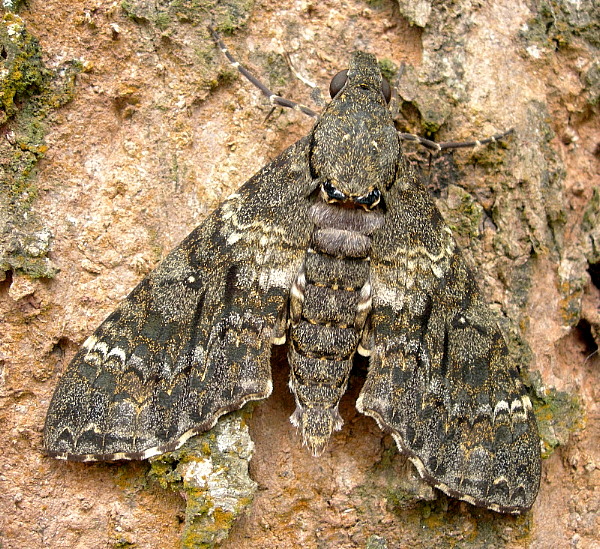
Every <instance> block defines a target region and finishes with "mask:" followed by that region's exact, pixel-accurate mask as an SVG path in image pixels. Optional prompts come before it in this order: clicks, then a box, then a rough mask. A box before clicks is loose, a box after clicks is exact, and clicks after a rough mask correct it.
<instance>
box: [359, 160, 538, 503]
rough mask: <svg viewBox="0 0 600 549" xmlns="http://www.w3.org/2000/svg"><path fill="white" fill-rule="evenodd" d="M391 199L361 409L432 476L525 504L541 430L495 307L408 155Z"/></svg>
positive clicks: (452, 487) (376, 266)
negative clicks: (488, 302) (487, 300)
mask: <svg viewBox="0 0 600 549" xmlns="http://www.w3.org/2000/svg"><path fill="white" fill-rule="evenodd" d="M384 200H385V205H386V217H385V224H384V226H383V227H382V229H381V230H380V231H378V232H377V233H375V234H374V235H373V246H372V253H371V269H372V271H371V275H372V284H373V312H372V318H371V321H372V332H371V337H370V338H371V341H370V346H371V358H370V369H369V374H368V377H367V380H366V382H365V385H364V387H363V390H362V393H361V395H360V397H359V401H358V403H357V405H358V408H359V410H360V411H362V412H364V413H365V414H367V415H370V416H372V417H374V418H375V419H376V420H377V421H378V423H379V424H380V426H381V427H382V428H383V429H385V430H388V431H390V432H391V433H392V435H393V436H394V438H395V440H396V442H397V444H398V446H399V448H400V450H401V451H402V452H403V453H405V454H407V455H408V456H409V458H410V459H411V461H412V462H413V463H414V465H415V466H416V468H417V469H418V471H419V473H420V474H421V476H422V477H423V478H424V479H425V480H426V481H428V482H429V483H431V484H433V485H434V486H436V487H437V488H439V489H441V490H443V491H444V492H446V493H447V494H449V495H450V496H453V497H457V498H460V499H464V500H466V501H468V502H470V503H472V504H475V505H478V506H482V507H487V508H490V509H493V510H496V511H501V512H512V513H518V512H522V511H523V510H525V509H528V508H529V507H531V505H532V504H533V502H534V500H535V497H536V494H537V490H538V485H539V478H540V455H539V454H540V447H539V436H538V432H537V426H536V422H535V419H534V414H533V411H532V407H531V402H530V400H529V398H528V397H527V395H526V394H525V391H524V388H523V386H522V384H521V381H520V379H519V374H518V371H517V368H516V367H515V366H514V365H513V364H511V363H510V361H509V357H508V350H507V347H506V343H505V341H504V339H503V336H502V334H501V332H500V330H499V328H498V326H497V323H496V321H495V319H494V315H493V313H492V312H491V311H490V309H489V308H488V306H487V305H486V304H485V302H484V301H483V300H482V297H481V294H480V291H479V289H478V287H477V284H476V281H475V279H474V277H473V275H472V273H471V272H470V271H469V269H468V268H467V266H466V265H465V262H464V260H463V258H462V257H461V254H460V251H459V250H458V249H457V247H456V244H455V242H454V239H453V237H452V235H451V232H450V229H448V227H447V226H446V225H445V223H444V221H443V220H442V217H441V215H440V213H439V211H438V210H437V209H436V207H435V205H434V204H433V202H432V200H431V198H430V197H429V195H428V194H427V192H426V190H425V189H424V188H423V186H422V185H421V183H420V182H418V180H417V179H416V178H415V176H414V174H413V173H412V170H410V169H409V168H408V167H406V165H404V167H402V168H401V169H400V174H399V176H398V178H397V180H396V183H395V184H394V185H393V186H392V188H391V189H390V190H389V191H388V192H387V193H385V194H384Z"/></svg>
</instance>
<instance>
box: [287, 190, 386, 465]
mask: <svg viewBox="0 0 600 549" xmlns="http://www.w3.org/2000/svg"><path fill="white" fill-rule="evenodd" d="M309 216H310V218H311V221H312V222H313V223H314V225H315V230H314V232H313V236H312V240H311V247H310V248H309V249H308V250H307V253H306V257H305V261H304V264H303V265H302V268H301V269H300V272H299V273H298V277H297V279H296V281H295V283H294V286H293V288H292V291H291V296H290V321H291V326H290V333H289V336H290V337H289V360H290V365H291V375H290V388H291V390H292V392H293V393H294V395H295V396H296V411H295V413H294V415H293V416H292V418H291V419H292V422H293V423H294V424H295V425H296V426H298V427H299V428H301V430H302V434H303V437H304V441H305V443H306V444H307V445H308V446H309V447H310V448H311V449H312V451H313V453H315V454H319V453H321V451H322V450H323V448H324V446H325V444H326V443H327V441H328V440H329V437H330V435H331V433H332V431H334V430H337V429H339V428H340V427H341V426H342V419H341V417H340V415H339V413H338V405H339V402H340V399H341V397H342V395H343V394H344V392H345V390H346V386H347V383H348V377H349V375H350V369H351V367H352V358H353V356H354V354H355V352H356V351H357V350H358V349H359V347H360V349H361V352H363V354H366V351H365V348H366V347H368V345H366V344H364V343H362V344H361V341H363V340H367V339H368V335H367V334H366V330H365V326H366V324H367V319H368V316H369V313H370V311H371V303H372V296H371V282H370V260H369V252H370V249H371V237H370V235H371V234H372V233H373V231H375V230H377V229H378V228H380V227H381V226H382V224H383V215H382V214H381V213H380V212H378V211H366V210H364V209H360V208H355V209H353V208H345V207H341V206H340V205H338V204H326V203H324V202H322V201H321V200H317V202H316V203H315V204H314V205H313V206H312V207H311V209H310V211H309Z"/></svg>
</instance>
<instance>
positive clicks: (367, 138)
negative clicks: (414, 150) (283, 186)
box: [310, 51, 400, 209]
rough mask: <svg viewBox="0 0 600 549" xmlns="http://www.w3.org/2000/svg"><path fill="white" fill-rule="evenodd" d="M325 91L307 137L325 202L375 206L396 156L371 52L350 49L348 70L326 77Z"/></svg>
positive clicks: (386, 92)
mask: <svg viewBox="0 0 600 549" xmlns="http://www.w3.org/2000/svg"><path fill="white" fill-rule="evenodd" d="M330 94H331V96H332V100H331V103H330V104H329V105H328V106H327V108H326V109H325V112H324V113H323V115H322V116H321V118H320V119H319V121H318V122H317V124H316V126H315V128H314V131H313V135H312V137H313V139H312V146H311V156H310V163H311V170H312V174H313V177H314V178H315V179H317V180H319V182H320V185H321V197H322V198H323V199H324V200H325V201H327V202H329V203H339V204H340V205H342V206H346V207H362V208H365V209H374V208H375V207H377V205H378V204H379V203H380V197H381V191H382V190H384V189H388V188H389V187H390V185H391V184H392V183H393V181H394V180H395V177H396V169H397V163H398V159H399V155H400V152H399V151H400V144H399V140H398V134H397V132H396V128H395V127H394V123H393V121H392V117H391V115H390V112H389V109H388V103H389V100H390V96H391V90H390V86H389V84H388V83H387V81H386V80H385V79H384V78H383V76H382V75H381V71H380V70H379V67H378V65H377V60H376V58H375V56H373V55H371V54H368V53H365V52H360V51H359V52H355V53H354V54H353V56H352V60H351V62H350V67H349V68H348V70H346V71H341V72H340V73H338V74H337V75H336V76H335V77H334V78H333V80H332V81H331V84H330Z"/></svg>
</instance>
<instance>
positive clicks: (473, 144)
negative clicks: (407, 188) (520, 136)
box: [398, 128, 515, 152]
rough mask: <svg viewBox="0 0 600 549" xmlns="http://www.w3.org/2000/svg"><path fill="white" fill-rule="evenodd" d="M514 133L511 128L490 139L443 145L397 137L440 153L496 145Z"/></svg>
mask: <svg viewBox="0 0 600 549" xmlns="http://www.w3.org/2000/svg"><path fill="white" fill-rule="evenodd" d="M514 131H515V130H514V128H511V129H510V130H508V131H505V132H502V133H498V134H496V135H492V136H491V137H486V138H485V139H475V140H473V141H447V142H445V143H436V142H435V141H431V140H429V139H425V138H424V137H420V136H418V135H415V134H412V133H400V132H398V137H399V138H400V140H402V141H413V142H415V143H418V144H419V145H421V146H423V147H425V148H426V149H429V150H430V151H433V152H441V151H443V150H446V149H466V148H469V147H480V146H482V145H487V144H489V143H496V142H498V141H500V140H502V139H504V138H505V137H507V136H508V135H510V134H512V133H514Z"/></svg>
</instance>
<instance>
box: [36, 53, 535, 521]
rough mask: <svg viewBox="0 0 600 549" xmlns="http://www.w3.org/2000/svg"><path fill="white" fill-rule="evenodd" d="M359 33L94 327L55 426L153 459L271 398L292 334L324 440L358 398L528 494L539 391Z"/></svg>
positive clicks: (480, 485)
mask: <svg viewBox="0 0 600 549" xmlns="http://www.w3.org/2000/svg"><path fill="white" fill-rule="evenodd" d="M385 86H387V83H385V81H384V80H383V78H382V76H381V73H380V71H379V69H378V66H377V62H376V59H375V57H374V56H372V55H370V54H366V53H363V52H356V53H354V55H353V56H352V60H351V62H350V68H349V70H348V71H347V73H346V72H344V73H342V74H341V76H338V77H337V80H334V85H333V87H332V96H333V99H332V101H331V102H330V103H329V105H328V107H327V108H326V109H325V111H324V113H323V114H322V115H321V117H320V118H319V119H318V120H317V122H316V124H315V126H314V128H313V129H312V131H311V132H310V133H309V135H308V136H306V137H305V138H303V139H301V140H300V141H298V142H297V143H295V144H294V145H292V146H291V147H289V148H288V149H287V150H286V151H284V152H283V153H282V154H281V155H280V156H279V157H277V158H276V159H275V160H273V161H272V162H271V163H270V164H268V165H267V166H265V167H264V168H263V169H262V170H261V171H260V172H258V173H257V174H256V175H255V176H254V177H252V178H251V179H250V180H249V181H248V182H247V183H246V184H245V185H243V186H242V187H241V188H240V189H239V190H238V191H237V192H236V193H234V194H233V195H231V196H230V197H229V198H227V200H225V202H223V204H222V205H221V206H220V207H219V208H218V209H217V210H216V211H215V212H214V213H213V214H212V215H210V216H209V217H208V218H207V219H206V221H205V222H204V223H203V224H202V225H200V226H199V227H198V228H196V229H195V230H194V231H193V232H192V233H191V234H190V235H189V236H188V237H187V238H186V239H185V240H184V241H183V242H182V243H181V244H180V245H179V246H177V247H176V248H175V249H174V250H173V251H172V252H171V253H170V254H169V255H168V256H167V257H166V258H165V259H164V261H163V262H162V263H161V264H160V265H159V266H158V267H157V268H156V270H155V271H154V272H152V273H151V274H150V275H148V276H147V277H146V278H145V279H144V280H142V281H141V282H140V284H139V285H138V286H137V287H136V288H135V289H134V290H133V291H132V292H131V294H130V295H129V296H128V297H127V299H126V300H125V301H124V302H123V303H122V304H121V305H120V306H119V307H118V308H117V310H116V311H115V312H113V313H112V314H111V315H110V316H109V317H108V318H107V319H106V320H105V321H104V322H103V323H102V325H101V326H100V327H99V328H98V329H97V330H96V332H94V334H93V335H92V336H90V337H89V338H88V339H87V340H86V341H85V343H84V344H83V346H82V347H81V349H80V350H79V352H78V353H77V354H76V356H75V357H74V359H73V361H72V362H71V364H70V365H69V367H68V368H67V370H66V372H65V374H64V375H63V377H62V379H61V380H60V382H59V384H58V387H57V388H56V392H55V394H54V397H53V399H52V402H51V404H50V408H49V411H48V416H47V419H46V426H45V432H44V441H45V445H46V448H47V450H48V453H49V454H50V455H51V456H54V457H57V458H62V459H71V460H78V461H93V460H118V459H144V458H148V457H150V456H155V455H157V454H161V453H163V452H167V451H170V450H173V449H175V448H177V447H179V446H181V445H182V444H183V443H184V441H185V440H187V439H188V438H189V437H191V436H193V435H195V434H197V433H199V432H202V431H205V430H208V429H210V428H211V427H212V426H213V425H214V424H215V423H216V421H217V419H218V418H219V417H220V416H221V415H223V414H225V413H227V412H229V411H231V410H236V409H238V408H240V407H241V406H243V405H244V403H246V402H247V401H250V400H258V399H264V398H267V397H268V396H269V395H270V394H271V390H272V382H271V371H270V361H269V357H270V354H271V346H272V345H273V344H277V345H280V344H283V343H284V342H286V341H287V345H288V357H289V362H290V366H291V375H290V382H289V386H290V389H291V391H292V392H293V394H294V396H295V400H296V410H295V412H294V413H293V414H292V416H291V421H292V423H293V424H294V425H296V426H297V427H298V429H299V430H300V431H301V433H302V437H303V441H304V444H306V445H307V446H308V447H309V448H310V449H311V450H312V452H313V454H315V455H318V454H320V453H321V452H322V451H323V448H324V446H325V445H326V443H327V441H328V440H329V438H330V436H331V434H332V432H333V431H335V430H338V429H340V428H341V426H342V423H343V421H342V418H341V417H340V414H339V412H338V405H339V402H340V399H341V397H342V395H343V394H344V391H345V390H346V386H347V383H348V378H349V375H350V370H351V368H352V361H353V357H354V355H355V353H357V352H358V353H359V354H361V355H363V356H365V357H369V371H368V374H367V377H366V381H365V383H364V386H363V388H362V391H361V393H360V396H359V398H358V401H357V403H356V406H357V408H358V410H359V411H360V412H362V413H363V414H366V415H368V416H371V417H373V418H375V420H376V421H377V423H378V424H379V426H380V427H381V428H382V429H383V430H384V431H387V432H389V433H391V434H392V435H393V437H394V439H395V440H396V443H397V445H398V448H399V450H400V452H402V453H403V454H406V455H407V456H408V457H409V459H410V460H411V461H412V463H413V464H414V465H415V467H416V468H417V470H418V472H419V473H420V475H421V476H422V477H423V478H424V479H425V480H426V481H427V482H429V483H431V484H432V485H433V486H435V487H436V488H439V489H440V490H442V491H444V492H445V493H446V494H449V495H450V496H453V497H456V498H460V499H463V500H465V501H467V502H469V503H472V504H474V505H477V506H481V507H487V508H489V509H493V510H495V511H499V512H505V513H520V512H523V511H525V510H527V509H529V508H530V507H531V505H532V504H533V502H534V500H535V497H536V494H537V491H538V485H539V478H540V443H539V436H538V432H537V426H536V422H535V418H534V414H533V410H532V405H531V401H530V400H529V398H528V396H527V395H526V393H525V390H524V387H523V385H522V384H521V381H520V379H519V374H518V371H517V368H516V366H515V365H514V364H512V363H511V362H510V361H509V357H508V351H507V347H506V343H505V341H504V339H503V336H502V334H501V332H500V330H499V328H498V326H497V324H496V321H495V319H494V315H493V314H492V313H491V311H490V309H489V308H488V306H487V305H486V303H485V302H484V301H483V299H482V297H481V294H480V291H479V289H478V288H477V284H476V281H475V278H474V276H473V274H472V273H471V271H470V270H469V269H468V268H467V266H466V264H465V261H464V260H463V257H462V255H461V253H460V250H459V249H458V247H457V245H456V243H455V241H454V238H453V237H452V233H451V231H450V229H449V228H448V227H447V225H446V224H445V223H444V220H443V219H442V217H441V215H440V213H439V211H438V210H437V209H436V207H435V206H434V204H433V202H432V199H431V198H430V196H429V195H428V193H427V192H426V190H425V188H424V187H423V185H422V184H421V182H420V181H419V179H418V178H417V176H416V175H415V173H414V171H413V170H412V168H411V167H410V166H409V165H408V163H407V161H406V159H405V157H404V156H403V154H402V151H401V147H400V139H399V135H398V133H397V131H396V129H395V127H394V124H393V121H392V118H391V115H390V112H389V109H388V105H387V103H388V102H389V91H388V90H389V86H388V87H387V88H385V89H384V87H385Z"/></svg>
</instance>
